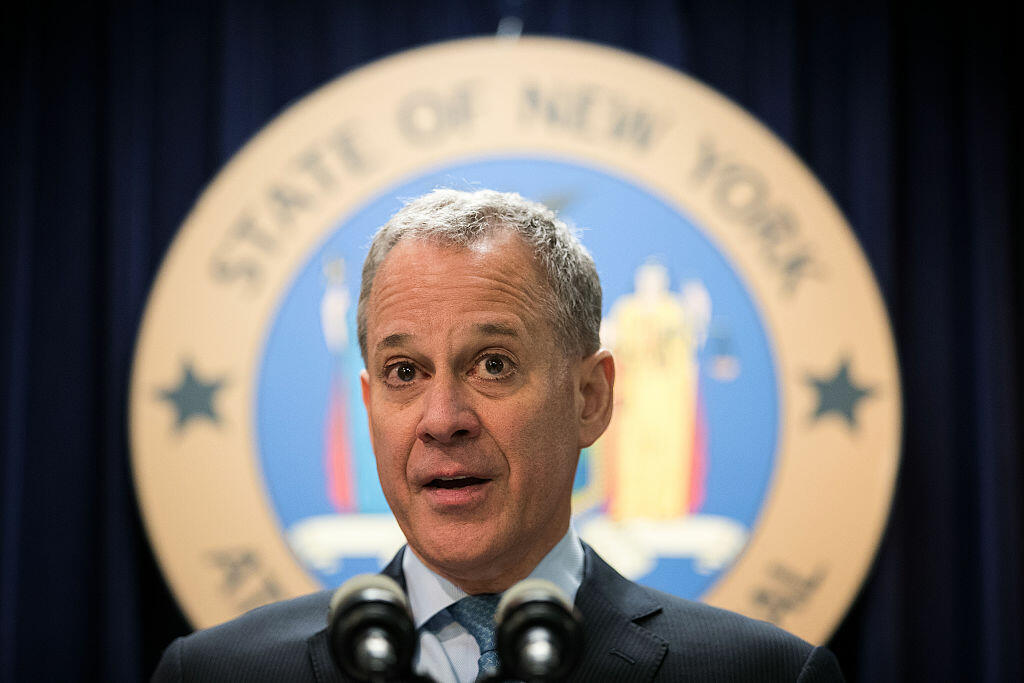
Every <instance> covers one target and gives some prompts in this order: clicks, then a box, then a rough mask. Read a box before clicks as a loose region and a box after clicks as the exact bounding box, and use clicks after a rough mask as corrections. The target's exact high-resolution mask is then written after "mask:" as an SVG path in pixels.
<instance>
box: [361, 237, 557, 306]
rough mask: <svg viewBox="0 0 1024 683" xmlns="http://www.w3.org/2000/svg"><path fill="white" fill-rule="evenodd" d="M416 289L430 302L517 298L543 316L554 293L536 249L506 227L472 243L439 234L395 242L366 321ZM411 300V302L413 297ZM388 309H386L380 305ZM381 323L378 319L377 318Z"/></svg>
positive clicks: (376, 283)
mask: <svg viewBox="0 0 1024 683" xmlns="http://www.w3.org/2000/svg"><path fill="white" fill-rule="evenodd" d="M413 293H416V294H417V295H418V301H419V302H423V301H424V299H423V298H422V297H423V296H426V297H427V299H429V300H430V301H432V302H436V301H439V300H440V301H445V300H448V301H450V302H451V303H452V304H456V305H457V304H459V303H464V302H462V301H459V299H460V298H463V297H467V298H470V299H480V300H492V301H499V300H502V299H505V300H506V301H507V300H509V299H512V300H517V301H518V303H520V304H521V305H522V307H523V309H524V312H527V313H529V314H530V316H531V317H534V318H545V317H547V314H548V312H549V311H548V307H547V306H542V305H541V303H542V302H543V303H547V302H549V301H550V299H551V296H552V292H551V288H550V286H549V285H548V283H547V278H546V277H545V276H544V275H543V273H542V271H541V268H540V266H539V264H538V263H537V259H536V257H535V256H534V251H533V249H532V247H531V246H530V245H529V244H527V243H526V242H525V240H523V239H522V238H521V237H519V236H518V235H517V234H515V233H512V232H510V231H508V230H501V231H496V232H492V233H490V234H487V235H484V236H481V237H479V238H477V239H474V240H473V241H472V242H470V243H468V244H463V243H458V242H451V241H448V240H444V239H438V238H435V237H426V238H418V237H410V238H406V239H403V240H401V241H399V242H397V243H396V244H395V245H394V247H392V248H391V250H390V251H389V252H388V254H387V256H385V258H384V260H383V261H382V263H381V265H380V268H379V269H378V271H377V273H376V275H375V277H374V282H373V285H372V288H371V290H370V294H369V301H368V302H367V303H368V307H367V313H368V316H367V323H368V324H371V323H372V322H374V321H371V320H370V318H372V317H374V316H376V315H378V314H381V313H383V314H385V315H386V314H387V309H388V308H390V307H391V305H392V304H393V303H394V301H395V299H396V298H400V297H402V296H410V297H411V295H412V294H413ZM410 303H412V301H410ZM382 308H383V309H384V310H383V311H382V310H381V309H382ZM376 322H380V321H376Z"/></svg>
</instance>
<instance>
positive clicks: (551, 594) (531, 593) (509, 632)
mask: <svg viewBox="0 0 1024 683" xmlns="http://www.w3.org/2000/svg"><path fill="white" fill-rule="evenodd" d="M494 620H495V622H496V623H497V625H498V631H497V641H498V657H499V658H500V660H501V665H502V671H501V673H502V677H503V678H510V679H515V680H520V681H555V680H563V679H565V678H566V677H567V676H568V675H569V673H570V672H571V671H572V669H573V667H574V666H576V662H577V661H578V660H579V657H580V653H581V652H582V651H583V624H582V621H581V617H580V614H579V611H578V610H576V609H574V608H573V606H572V605H571V604H570V603H569V598H568V597H567V596H566V595H565V593H563V592H562V591H561V589H560V588H559V587H558V586H556V585H555V584H553V583H551V582H550V581H545V580H543V579H526V580H525V581H520V582H519V583H517V584H516V585H514V586H512V588H510V589H508V590H507V591H505V595H504V596H502V598H501V602H499V603H498V609H497V612H495V615H494Z"/></svg>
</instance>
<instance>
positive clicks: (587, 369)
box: [577, 349, 615, 448]
mask: <svg viewBox="0 0 1024 683" xmlns="http://www.w3.org/2000/svg"><path fill="white" fill-rule="evenodd" d="M614 385H615V359H614V358H612V352H611V351H609V350H608V349H599V350H598V351H597V352H595V353H593V354H591V355H589V356H587V357H586V358H584V359H583V360H582V361H580V383H579V394H578V395H577V396H578V398H579V399H580V401H579V406H580V407H579V410H580V412H579V428H580V448H586V447H587V446H589V445H591V444H592V443H594V442H595V441H597V438H598V437H599V436H601V435H602V434H603V433H604V430H605V429H607V428H608V423H609V422H611V419H612V389H613V387H614Z"/></svg>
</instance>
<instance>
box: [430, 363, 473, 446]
mask: <svg viewBox="0 0 1024 683" xmlns="http://www.w3.org/2000/svg"><path fill="white" fill-rule="evenodd" d="M467 392H468V388H467V387H465V386H461V385H460V383H459V382H458V380H457V379H455V378H454V377H444V376H435V377H434V378H433V381H432V382H431V386H430V387H428V388H427V390H426V391H425V392H424V393H423V395H422V396H421V400H422V401H423V403H422V406H423V413H422V415H421V416H420V422H419V424H418V425H416V437H417V438H418V439H419V440H420V441H422V442H423V443H426V444H430V443H436V444H441V445H451V444H455V443H458V442H460V441H464V440H469V439H472V438H475V437H476V436H478V435H479V434H480V420H479V419H478V418H477V415H476V412H475V411H474V410H473V409H472V407H471V406H470V404H469V402H468V400H467V399H468V396H467V395H466V393H467Z"/></svg>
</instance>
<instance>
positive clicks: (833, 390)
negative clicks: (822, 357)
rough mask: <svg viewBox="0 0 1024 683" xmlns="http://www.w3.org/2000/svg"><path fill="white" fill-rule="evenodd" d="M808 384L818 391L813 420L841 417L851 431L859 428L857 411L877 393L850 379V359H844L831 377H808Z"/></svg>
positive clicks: (871, 388)
mask: <svg viewBox="0 0 1024 683" xmlns="http://www.w3.org/2000/svg"><path fill="white" fill-rule="evenodd" d="M807 383H808V384H810V385H811V386H813V387H814V388H815V389H817V391H818V407H817V408H816V409H815V411H814V415H813V416H812V419H813V420H814V421H815V422H817V421H818V420H820V419H821V418H822V417H824V416H825V415H828V414H830V413H834V414H836V415H839V416H841V417H842V418H843V419H844V420H846V423H847V424H848V425H849V426H850V428H851V429H856V428H857V416H856V414H855V412H854V411H855V410H856V409H857V406H858V404H859V403H860V402H861V401H862V400H863V399H865V398H868V397H870V396H872V395H873V394H874V393H875V390H874V388H873V387H868V386H860V385H857V384H856V383H854V381H853V379H851V378H850V359H849V358H844V359H843V360H842V361H840V363H839V368H838V369H837V370H836V372H835V374H834V375H832V376H831V377H814V376H812V375H808V376H807Z"/></svg>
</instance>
